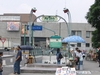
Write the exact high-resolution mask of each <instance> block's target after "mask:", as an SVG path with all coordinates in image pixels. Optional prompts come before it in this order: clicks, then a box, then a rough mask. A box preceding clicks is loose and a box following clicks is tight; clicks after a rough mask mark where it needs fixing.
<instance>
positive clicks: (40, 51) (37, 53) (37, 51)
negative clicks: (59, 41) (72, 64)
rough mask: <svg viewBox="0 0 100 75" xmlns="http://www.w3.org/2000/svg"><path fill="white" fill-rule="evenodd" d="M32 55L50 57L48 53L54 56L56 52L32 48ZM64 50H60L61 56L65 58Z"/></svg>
mask: <svg viewBox="0 0 100 75" xmlns="http://www.w3.org/2000/svg"><path fill="white" fill-rule="evenodd" d="M32 52H33V54H34V55H35V56H39V55H48V56H49V55H50V53H52V55H56V52H57V51H56V50H52V49H40V48H34V50H33V51H32ZM65 53H66V50H61V54H62V55H63V56H65Z"/></svg>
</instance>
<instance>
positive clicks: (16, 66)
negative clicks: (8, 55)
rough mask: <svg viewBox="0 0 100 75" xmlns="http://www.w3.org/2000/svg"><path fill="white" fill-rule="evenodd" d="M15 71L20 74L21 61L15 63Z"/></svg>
mask: <svg viewBox="0 0 100 75" xmlns="http://www.w3.org/2000/svg"><path fill="white" fill-rule="evenodd" d="M14 72H16V73H18V74H20V61H16V62H15V63H14Z"/></svg>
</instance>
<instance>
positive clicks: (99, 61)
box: [98, 59, 100, 67]
mask: <svg viewBox="0 0 100 75" xmlns="http://www.w3.org/2000/svg"><path fill="white" fill-rule="evenodd" d="M98 62H99V67H100V59H99V60H98Z"/></svg>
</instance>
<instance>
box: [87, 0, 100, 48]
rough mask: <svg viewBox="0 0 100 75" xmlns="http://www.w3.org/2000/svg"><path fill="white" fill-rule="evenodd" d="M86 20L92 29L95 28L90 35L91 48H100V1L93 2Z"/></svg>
mask: <svg viewBox="0 0 100 75" xmlns="http://www.w3.org/2000/svg"><path fill="white" fill-rule="evenodd" d="M86 19H87V21H88V23H90V24H91V25H92V27H95V28H96V30H95V31H94V32H93V34H92V35H93V37H92V42H93V47H94V48H97V47H98V46H100V45H99V42H100V35H99V34H100V0H95V2H94V4H93V5H91V7H90V9H89V12H87V15H86Z"/></svg>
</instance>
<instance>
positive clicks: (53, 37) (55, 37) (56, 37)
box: [50, 35, 61, 39]
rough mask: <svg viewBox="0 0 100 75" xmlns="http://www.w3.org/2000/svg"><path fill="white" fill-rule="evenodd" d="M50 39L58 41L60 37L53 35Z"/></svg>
mask: <svg viewBox="0 0 100 75" xmlns="http://www.w3.org/2000/svg"><path fill="white" fill-rule="evenodd" d="M50 38H51V39H60V38H61V37H60V36H58V35H55V36H51V37H50Z"/></svg>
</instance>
